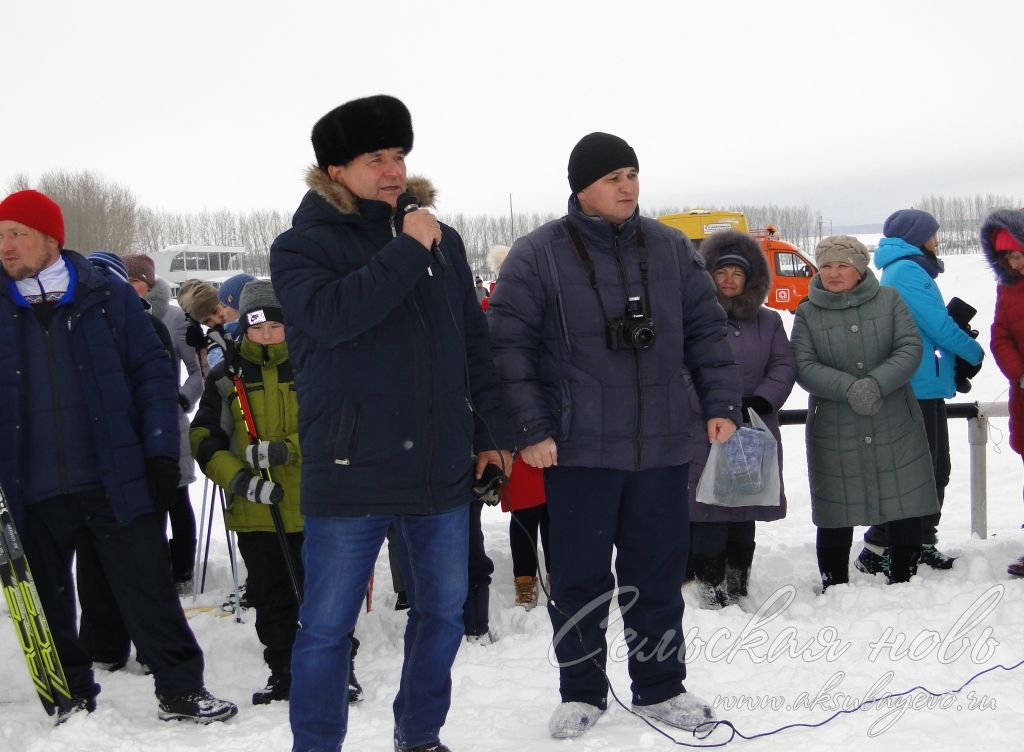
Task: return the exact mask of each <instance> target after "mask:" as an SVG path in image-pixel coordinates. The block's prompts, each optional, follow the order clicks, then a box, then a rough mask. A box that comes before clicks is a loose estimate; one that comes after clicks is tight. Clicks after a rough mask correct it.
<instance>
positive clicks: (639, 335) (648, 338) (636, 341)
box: [633, 326, 654, 350]
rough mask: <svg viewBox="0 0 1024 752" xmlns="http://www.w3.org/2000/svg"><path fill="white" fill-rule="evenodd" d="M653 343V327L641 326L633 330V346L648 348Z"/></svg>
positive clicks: (642, 348)
mask: <svg viewBox="0 0 1024 752" xmlns="http://www.w3.org/2000/svg"><path fill="white" fill-rule="evenodd" d="M653 344H654V330H653V329H651V328H650V327H647V326H641V327H637V328H636V329H634V330H633V347H635V348H636V349H637V350H647V349H649V348H650V347H651V345H653Z"/></svg>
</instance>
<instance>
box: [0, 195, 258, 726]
mask: <svg viewBox="0 0 1024 752" xmlns="http://www.w3.org/2000/svg"><path fill="white" fill-rule="evenodd" d="M63 245H64V218H63V215H62V213H61V210H60V207H59V206H58V205H57V204H56V203H55V202H54V201H53V200H52V199H50V198H49V197H47V196H45V195H44V194H42V193H39V192H38V191H31V190H28V191H18V192H17V193H13V194H11V195H10V196H8V197H7V198H6V199H4V200H3V201H2V202H0V261H2V264H3V273H2V274H0V362H3V363H4V364H5V367H4V368H3V369H0V435H2V436H4V438H5V440H4V441H3V442H2V443H0V485H2V487H3V490H4V493H5V494H6V497H7V499H8V501H9V502H10V506H11V509H12V512H13V514H14V517H15V523H16V524H17V525H18V528H19V529H20V530H21V532H22V538H23V543H24V547H25V553H26V556H27V557H28V559H29V560H30V561H31V562H32V569H33V573H34V574H35V577H36V584H37V586H38V588H39V597H40V600H41V601H42V605H43V611H44V612H45V614H46V619H47V621H48V622H49V625H50V628H51V631H52V632H53V639H54V644H55V646H56V648H57V653H58V655H59V656H60V660H61V663H62V664H63V666H64V672H65V674H66V675H67V679H68V686H69V688H70V690H71V694H72V700H73V708H72V710H71V711H68V712H75V711H79V710H85V711H89V712H91V711H92V710H93V709H95V707H96V695H97V694H98V693H99V691H100V687H99V685H98V684H96V683H95V681H94V678H93V670H92V661H91V658H90V656H89V653H88V651H87V650H86V649H85V648H84V647H83V645H82V643H81V641H80V640H79V636H78V631H77V629H76V625H75V604H74V596H73V593H74V588H73V587H72V580H71V562H72V559H73V557H74V556H75V548H76V542H77V541H79V540H81V538H80V536H82V537H87V539H88V540H89V542H90V543H91V544H92V546H91V548H92V549H94V551H95V553H96V555H97V557H98V558H99V561H100V565H101V567H102V569H103V571H104V574H105V575H106V577H107V581H108V582H109V584H110V588H111V590H112V592H113V594H114V597H115V599H116V600H117V603H118V606H119V607H120V609H121V612H122V613H123V615H124V618H125V622H126V624H127V626H128V631H129V633H130V636H131V639H132V641H133V642H134V643H135V644H136V645H137V646H138V648H139V652H140V654H141V655H142V656H143V657H144V659H145V661H146V663H147V664H148V665H149V667H150V668H151V669H152V670H153V678H154V682H155V685H156V694H157V698H158V700H159V717H160V718H162V719H164V720H171V719H190V720H194V721H196V722H198V723H209V722H211V721H219V720H226V719H228V718H230V717H231V716H233V715H235V713H236V712H237V710H238V709H237V708H236V707H235V706H234V705H233V704H232V703H230V702H225V701H224V700H218V699H217V698H215V697H213V696H211V695H210V693H209V692H207V691H206V689H205V688H204V686H203V654H202V651H201V650H200V648H199V645H198V644H197V643H196V640H195V637H194V636H193V634H192V631H191V629H189V626H188V623H187V622H186V621H185V615H184V613H183V611H182V609H181V604H180V602H179V601H178V597H177V594H176V593H175V590H174V585H173V583H172V581H171V568H170V563H169V561H168V558H167V555H166V553H162V552H166V551H167V544H166V541H165V539H164V517H163V515H162V514H157V511H158V510H159V511H160V512H162V511H163V510H164V509H166V508H167V507H168V506H170V505H171V504H173V503H174V501H175V500H176V499H177V488H176V487H177V482H178V477H179V472H178V452H179V447H178V441H179V429H178V404H177V399H176V397H177V383H176V380H175V377H174V372H173V370H172V369H171V368H170V367H169V364H168V357H167V354H166V351H165V350H164V349H163V345H162V344H161V343H160V339H159V337H158V336H157V334H156V330H155V329H154V328H153V325H152V324H151V323H150V322H149V320H148V318H147V314H146V312H145V310H144V309H143V307H142V302H141V301H140V300H139V296H138V295H136V294H135V292H134V291H133V290H132V289H131V288H130V287H129V286H128V284H127V282H122V281H121V280H120V279H118V278H115V277H114V276H113V275H111V276H107V275H104V274H103V273H102V272H101V271H99V269H97V268H96V267H94V266H93V265H92V264H90V263H89V262H88V261H87V260H86V259H85V258H83V257H82V256H81V255H79V254H77V253H75V252H74V251H67V250H63V251H62V246H63ZM67 715H68V713H64V714H62V715H61V718H60V719H59V721H62V720H63V719H64V718H66V717H67Z"/></svg>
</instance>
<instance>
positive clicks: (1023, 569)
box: [1006, 556, 1024, 577]
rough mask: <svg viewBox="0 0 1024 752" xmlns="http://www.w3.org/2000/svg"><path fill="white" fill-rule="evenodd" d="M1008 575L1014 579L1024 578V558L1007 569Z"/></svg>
mask: <svg viewBox="0 0 1024 752" xmlns="http://www.w3.org/2000/svg"><path fill="white" fill-rule="evenodd" d="M1006 573H1007V574H1008V575H1011V576H1013V577H1024V556H1021V557H1020V558H1019V559H1017V561H1015V562H1013V563H1012V564H1011V565H1010V566H1008V567H1007V568H1006Z"/></svg>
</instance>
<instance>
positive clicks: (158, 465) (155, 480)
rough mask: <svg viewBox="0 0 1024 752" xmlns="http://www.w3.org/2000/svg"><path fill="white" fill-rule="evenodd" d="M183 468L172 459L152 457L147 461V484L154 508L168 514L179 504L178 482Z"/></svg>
mask: <svg viewBox="0 0 1024 752" xmlns="http://www.w3.org/2000/svg"><path fill="white" fill-rule="evenodd" d="M180 480H181V468H179V467H178V461H177V460H175V459H171V458H170V457H150V458H149V459H147V460H146V483H147V484H148V485H149V495H150V497H151V498H152V499H153V508H154V509H155V510H156V511H158V512H166V511H167V510H168V509H170V508H171V507H173V506H174V505H175V504H176V503H177V502H178V482H179V481H180Z"/></svg>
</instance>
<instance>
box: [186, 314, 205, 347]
mask: <svg viewBox="0 0 1024 752" xmlns="http://www.w3.org/2000/svg"><path fill="white" fill-rule="evenodd" d="M185 320H186V321H187V322H188V329H186V330H185V344H186V345H188V346H189V347H191V348H192V349H193V350H202V349H203V348H204V347H206V335H205V334H203V327H201V326H200V325H199V322H198V321H196V320H195V319H185Z"/></svg>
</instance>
